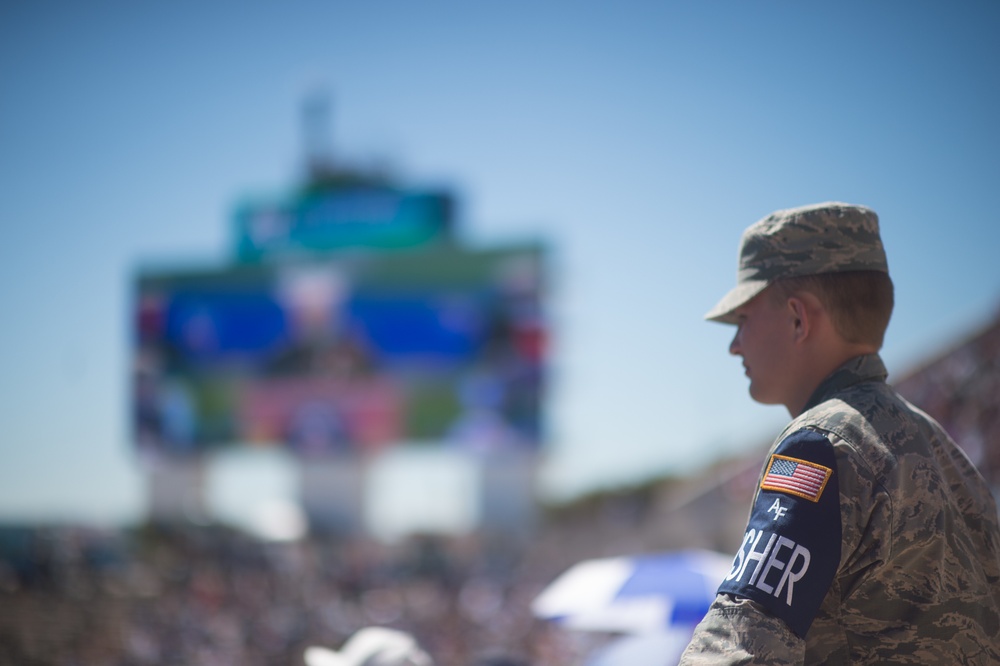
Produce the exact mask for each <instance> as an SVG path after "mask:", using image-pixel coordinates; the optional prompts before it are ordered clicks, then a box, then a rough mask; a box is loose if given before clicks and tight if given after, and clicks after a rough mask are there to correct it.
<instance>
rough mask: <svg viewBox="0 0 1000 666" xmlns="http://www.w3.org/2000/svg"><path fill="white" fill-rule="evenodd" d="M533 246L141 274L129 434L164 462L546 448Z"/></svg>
mask: <svg viewBox="0 0 1000 666" xmlns="http://www.w3.org/2000/svg"><path fill="white" fill-rule="evenodd" d="M544 258H545V256H544V248H543V247H541V246H540V245H520V246H516V247H504V248H499V249H492V250H487V251H477V252H473V251H463V250H458V249H444V248H437V249H425V250H411V251H406V252H378V253H376V252H369V253H352V254H345V255H339V256H337V257H335V258H325V259H318V258H314V259H310V260H305V259H298V260H294V261H293V260H284V261H280V262H278V261H272V262H267V263H259V264H240V265H236V266H233V267H227V268H225V269H213V270H202V271H197V270H196V271H140V273H139V275H138V277H137V279H136V282H135V294H134V322H135V325H134V339H135V344H134V359H133V361H134V373H133V386H132V408H133V425H134V429H133V432H134V436H135V441H136V443H137V445H138V446H139V447H140V449H142V450H144V451H147V452H151V453H156V454H160V455H166V456H186V455H197V454H200V453H204V452H206V451H208V450H210V449H212V448H216V447H224V446H232V445H234V444H239V445H262V446H287V447H290V448H291V450H293V451H294V452H296V453H298V454H300V455H303V456H324V455H335V454H347V455H356V454H364V453H370V452H375V451H377V450H379V449H381V448H383V447H386V446H393V445H398V444H400V443H402V442H407V443H415V444H422V445H438V446H454V447H460V448H466V449H469V450H472V451H479V452H483V453H488V452H492V451H508V450H528V451H531V450H536V449H537V448H538V447H539V446H541V443H542V439H543V413H542V412H543V408H542V397H543V389H544V379H545V377H544V360H545V337H546V330H545V321H544V317H543V297H544V293H543V288H544V284H543V282H544Z"/></svg>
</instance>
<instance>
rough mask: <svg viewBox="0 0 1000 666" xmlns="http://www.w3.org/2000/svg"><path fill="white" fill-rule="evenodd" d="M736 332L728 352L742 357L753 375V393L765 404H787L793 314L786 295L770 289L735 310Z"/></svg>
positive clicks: (790, 369)
mask: <svg viewBox="0 0 1000 666" xmlns="http://www.w3.org/2000/svg"><path fill="white" fill-rule="evenodd" d="M735 314H736V317H737V325H736V326H737V327H736V335H735V336H734V337H733V341H732V342H731V343H730V345H729V353H730V354H734V355H736V356H742V357H743V367H744V368H745V369H746V375H747V377H749V378H750V397H752V398H753V399H754V400H756V401H757V402H760V403H764V404H766V405H787V404H788V400H789V399H791V398H793V397H794V396H792V395H790V391H791V386H792V384H793V381H792V371H793V368H792V367H791V366H790V362H791V354H790V352H791V351H792V350H793V342H794V339H793V335H794V332H795V326H794V317H793V315H792V313H791V311H790V310H789V308H788V307H787V305H786V301H785V300H784V299H778V298H775V297H774V296H773V295H772V294H771V293H769V289H767V290H765V291H764V292H762V293H760V294H758V295H757V296H756V297H755V298H753V299H751V300H750V302H748V303H746V304H745V305H742V306H740V307H739V308H737V309H736V311H735Z"/></svg>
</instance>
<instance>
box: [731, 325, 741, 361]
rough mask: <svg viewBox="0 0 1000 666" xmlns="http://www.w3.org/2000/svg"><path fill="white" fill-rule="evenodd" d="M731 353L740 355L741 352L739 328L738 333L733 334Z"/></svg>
mask: <svg viewBox="0 0 1000 666" xmlns="http://www.w3.org/2000/svg"><path fill="white" fill-rule="evenodd" d="M729 353H730V354H732V355H733V356H739V355H740V353H741V350H740V329H739V328H737V329H736V334H735V335H733V340H732V342H730V343H729Z"/></svg>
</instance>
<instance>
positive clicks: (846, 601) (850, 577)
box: [681, 355, 1000, 666]
mask: <svg viewBox="0 0 1000 666" xmlns="http://www.w3.org/2000/svg"><path fill="white" fill-rule="evenodd" d="M885 378H886V371H885V366H884V365H883V364H882V360H881V359H880V358H879V357H878V356H877V355H868V356H860V357H857V358H854V359H851V360H850V361H848V362H847V363H846V364H845V365H843V366H842V367H840V368H839V369H838V370H837V371H835V372H834V373H833V374H832V375H831V376H830V377H828V378H827V379H826V380H825V381H824V382H823V383H822V384H821V385H820V386H819V387H818V388H817V390H816V391H815V393H814V394H813V396H812V398H811V399H810V401H809V403H807V405H806V410H805V411H804V412H803V413H802V414H801V415H800V416H799V417H798V418H796V419H794V420H793V421H792V422H791V423H790V424H789V425H788V427H787V428H786V429H785V431H784V432H783V433H782V434H781V436H779V437H778V440H777V442H776V443H775V445H774V446H772V448H771V451H770V453H769V455H768V461H767V464H766V465H765V468H764V470H763V471H762V473H761V477H760V482H759V483H758V489H757V491H756V495H755V499H754V506H753V509H752V510H751V514H750V521H749V524H748V528H747V532H746V535H745V537H744V540H743V544H742V546H741V547H740V550H739V552H738V553H737V554H736V557H735V558H734V561H733V568H732V571H731V572H730V574H729V576H728V577H727V578H726V580H725V581H723V584H722V585H721V586H720V588H719V594H718V596H717V597H716V600H715V602H714V603H713V604H712V607H711V609H710V610H709V612H708V614H707V615H706V617H705V619H704V620H703V621H702V622H701V624H699V625H698V627H697V629H696V630H695V633H694V637H693V638H692V641H691V643H690V645H689V646H688V648H687V650H686V651H685V653H684V656H683V658H682V660H681V664H683V665H688V666H693V665H697V664H772V665H777V664H1000V528H998V524H997V506H996V502H995V500H994V499H993V497H992V496H991V494H990V490H989V487H988V486H987V484H986V482H985V481H984V479H983V478H982V476H980V475H979V473H978V472H977V471H976V469H975V468H974V467H973V466H972V464H971V463H970V462H969V460H968V458H966V456H965V455H964V454H963V453H962V451H961V450H960V449H959V448H958V446H956V445H955V443H954V442H953V441H952V440H951V439H950V438H949V437H948V435H947V434H945V432H944V431H943V430H942V429H941V427H940V426H939V425H938V424H937V423H935V422H934V421H933V420H932V419H931V418H930V417H928V416H927V415H926V414H924V413H923V412H921V411H920V410H918V409H917V408H915V407H914V406H912V405H911V404H909V403H908V402H906V401H905V400H904V399H903V398H901V397H900V396H899V395H898V394H896V392H895V391H893V390H892V388H890V387H889V386H888V385H887V384H886V383H885Z"/></svg>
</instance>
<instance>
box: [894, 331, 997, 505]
mask: <svg viewBox="0 0 1000 666" xmlns="http://www.w3.org/2000/svg"><path fill="white" fill-rule="evenodd" d="M890 379H891V378H890ZM895 386H896V388H897V389H898V390H899V392H900V393H901V394H903V395H904V396H905V397H906V398H907V399H909V400H910V401H911V402H913V403H914V404H916V405H917V406H919V407H921V408H922V409H924V410H925V411H926V412H927V413H928V414H930V415H931V416H933V417H934V418H935V419H936V420H937V421H938V422H939V423H941V425H942V426H944V428H945V430H947V431H948V433H949V434H950V435H951V436H952V437H953V438H954V439H955V441H956V442H957V443H958V444H959V446H961V447H962V448H963V449H964V450H965V452H966V454H968V456H969V458H970V459H971V460H972V462H973V463H974V464H975V465H976V466H977V467H978V468H979V471H980V472H982V473H983V476H985V477H986V480H987V481H989V482H990V485H992V486H993V488H994V492H995V493H996V492H997V491H998V489H1000V313H998V314H997V317H996V318H994V320H993V321H992V322H990V323H989V324H987V325H986V326H984V327H983V328H982V329H981V330H979V331H976V332H975V333H974V334H972V335H971V336H969V338H967V339H966V340H964V341H962V342H961V343H960V344H958V345H956V346H955V347H954V348H952V349H950V350H948V351H947V352H945V353H943V354H941V355H940V356H937V357H936V358H934V359H933V360H931V361H930V362H928V363H925V364H923V365H922V366H921V367H919V368H917V369H916V370H914V371H913V372H910V373H909V374H907V375H906V376H905V377H903V378H902V379H900V380H899V381H897V382H895Z"/></svg>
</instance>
